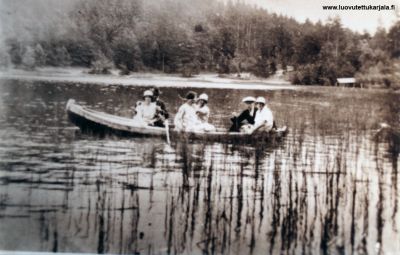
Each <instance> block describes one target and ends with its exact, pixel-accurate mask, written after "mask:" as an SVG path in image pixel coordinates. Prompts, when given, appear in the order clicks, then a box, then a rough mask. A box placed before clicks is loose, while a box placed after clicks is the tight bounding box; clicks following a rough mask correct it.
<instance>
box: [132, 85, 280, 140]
mask: <svg viewBox="0 0 400 255" xmlns="http://www.w3.org/2000/svg"><path fill="white" fill-rule="evenodd" d="M159 97H160V90H159V89H158V88H152V89H149V90H146V91H144V93H143V101H139V102H137V103H136V107H135V108H134V117H133V121H134V123H135V125H140V126H155V127H165V125H166V124H168V118H169V113H168V111H167V109H166V106H165V103H164V102H163V101H162V100H160V98H159ZM183 100H184V103H183V104H182V105H181V106H180V107H179V109H178V112H177V113H176V115H175V118H174V126H175V127H174V128H175V130H177V131H181V132H213V131H215V130H216V128H215V126H214V125H212V124H210V123H209V122H208V121H209V117H210V108H209V107H208V105H207V104H208V95H207V94H205V93H202V94H200V96H198V97H197V94H196V93H195V92H193V91H189V92H188V93H187V94H186V96H185V98H183ZM242 102H243V104H244V106H245V109H244V110H243V111H242V112H241V113H240V114H237V113H233V117H232V118H231V121H232V126H231V127H230V129H229V132H243V133H248V134H252V133H254V132H268V131H270V130H271V129H272V128H274V127H275V126H274V118H273V114H272V111H271V110H270V109H269V107H268V106H267V102H266V99H265V98H264V97H257V98H255V97H252V96H248V97H245V98H244V99H243V100H242Z"/></svg>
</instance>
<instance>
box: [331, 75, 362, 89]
mask: <svg viewBox="0 0 400 255" xmlns="http://www.w3.org/2000/svg"><path fill="white" fill-rule="evenodd" d="M336 86H343V87H353V88H354V87H359V86H358V84H357V81H356V78H354V77H348V78H337V82H336Z"/></svg>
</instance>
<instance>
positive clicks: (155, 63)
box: [0, 0, 400, 87]
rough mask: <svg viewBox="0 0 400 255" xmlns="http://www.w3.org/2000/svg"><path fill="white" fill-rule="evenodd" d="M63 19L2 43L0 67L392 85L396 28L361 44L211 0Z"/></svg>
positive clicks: (332, 25)
mask: <svg viewBox="0 0 400 255" xmlns="http://www.w3.org/2000/svg"><path fill="white" fill-rule="evenodd" d="M66 16H67V17H68V18H67V19H65V20H64V21H63V24H62V28H63V29H62V31H59V27H60V26H54V28H53V30H54V31H51V30H49V31H46V33H41V34H40V36H39V35H38V36H31V37H29V39H26V38H23V37H20V36H15V37H11V38H7V40H6V41H5V43H4V44H5V45H4V47H2V50H1V51H0V65H1V66H14V67H17V68H25V69H34V68H36V67H40V66H83V67H89V68H90V70H91V72H92V73H107V72H109V70H110V69H112V68H117V69H119V70H120V72H121V74H129V73H131V72H137V71H160V72H165V73H181V74H182V75H184V76H187V77H190V76H191V75H193V74H196V73H199V72H218V73H219V74H229V73H240V72H250V73H252V74H254V75H256V76H259V77H268V76H270V75H272V74H274V73H275V71H276V70H278V69H283V70H290V79H291V81H292V82H293V83H294V84H306V85H313V84H320V85H334V84H335V83H336V78H338V77H357V78H358V79H359V80H360V81H362V82H366V83H370V84H381V85H383V86H387V87H390V86H392V87H395V86H399V83H400V74H399V73H398V70H399V67H400V65H399V62H400V21H398V22H397V23H395V24H393V25H392V27H391V28H390V29H388V30H385V29H383V28H380V29H378V30H377V32H376V33H375V34H374V35H370V34H368V33H367V32H365V33H357V32H354V31H351V30H349V29H346V28H344V27H343V26H342V24H341V21H340V19H338V18H334V19H330V20H328V21H327V22H324V23H322V22H318V23H312V22H310V21H306V22H304V23H300V22H298V21H296V20H294V19H292V18H288V17H285V16H279V15H276V14H272V13H269V12H268V11H266V10H265V9H261V8H258V7H256V6H250V5H247V4H244V3H242V2H231V1H228V2H226V3H223V2H219V1H214V0H202V1H185V0H164V1H155V0H150V1H145V0H120V1H108V0H96V1H93V0H91V1H90V0H89V1H79V0H75V2H74V4H73V6H72V7H71V8H70V9H69V10H68V13H67V14H66ZM57 29H58V30H57ZM31 32H32V33H33V34H34V33H35V31H31ZM288 67H290V68H288Z"/></svg>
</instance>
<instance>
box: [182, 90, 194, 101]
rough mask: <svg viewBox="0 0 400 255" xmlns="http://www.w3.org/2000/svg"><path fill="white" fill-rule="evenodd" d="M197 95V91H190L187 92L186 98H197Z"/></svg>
mask: <svg viewBox="0 0 400 255" xmlns="http://www.w3.org/2000/svg"><path fill="white" fill-rule="evenodd" d="M196 95H197V94H196V92H193V91H189V92H188V93H187V94H186V96H185V98H186V99H187V100H190V99H195V98H196Z"/></svg>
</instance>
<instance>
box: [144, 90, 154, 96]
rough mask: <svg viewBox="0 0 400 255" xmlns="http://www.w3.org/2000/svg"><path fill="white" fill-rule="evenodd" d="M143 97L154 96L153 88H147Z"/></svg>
mask: <svg viewBox="0 0 400 255" xmlns="http://www.w3.org/2000/svg"><path fill="white" fill-rule="evenodd" d="M143 97H153V91H151V90H146V91H145V92H144V93H143Z"/></svg>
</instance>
